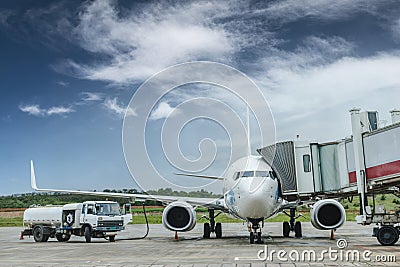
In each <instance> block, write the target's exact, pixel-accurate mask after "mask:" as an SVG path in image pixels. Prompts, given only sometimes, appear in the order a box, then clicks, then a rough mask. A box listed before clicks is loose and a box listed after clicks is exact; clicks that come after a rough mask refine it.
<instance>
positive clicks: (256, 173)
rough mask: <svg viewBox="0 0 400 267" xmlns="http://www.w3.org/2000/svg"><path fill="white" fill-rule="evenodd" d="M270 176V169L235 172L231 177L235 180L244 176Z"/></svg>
mask: <svg viewBox="0 0 400 267" xmlns="http://www.w3.org/2000/svg"><path fill="white" fill-rule="evenodd" d="M269 176H270V177H272V178H275V177H273V176H272V174H271V172H270V171H243V172H235V174H234V175H233V179H234V180H237V179H239V178H241V177H243V178H246V177H269Z"/></svg>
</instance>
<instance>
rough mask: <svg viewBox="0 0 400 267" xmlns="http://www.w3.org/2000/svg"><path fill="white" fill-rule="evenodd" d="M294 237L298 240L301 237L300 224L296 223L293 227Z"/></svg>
mask: <svg viewBox="0 0 400 267" xmlns="http://www.w3.org/2000/svg"><path fill="white" fill-rule="evenodd" d="M294 236H295V237H297V238H300V237H302V236H303V234H302V231H301V222H296V224H295V225H294Z"/></svg>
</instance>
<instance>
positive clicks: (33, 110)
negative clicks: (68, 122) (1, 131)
mask: <svg viewBox="0 0 400 267" xmlns="http://www.w3.org/2000/svg"><path fill="white" fill-rule="evenodd" d="M19 109H20V110H21V111H22V112H26V113H28V114H29V115H32V116H37V117H46V116H52V115H66V114H68V113H71V112H75V110H73V109H72V108H71V107H63V106H58V107H50V108H48V109H43V108H41V107H40V106H39V105H20V106H19Z"/></svg>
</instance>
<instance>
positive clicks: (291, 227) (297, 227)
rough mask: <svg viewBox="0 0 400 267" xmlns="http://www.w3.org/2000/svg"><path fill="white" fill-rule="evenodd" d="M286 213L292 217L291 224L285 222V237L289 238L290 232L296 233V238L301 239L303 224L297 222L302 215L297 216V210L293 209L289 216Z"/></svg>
mask: <svg viewBox="0 0 400 267" xmlns="http://www.w3.org/2000/svg"><path fill="white" fill-rule="evenodd" d="M284 213H285V214H286V215H287V216H289V217H290V220H289V222H283V237H289V233H290V231H294V236H295V237H296V238H300V237H302V236H303V233H302V230H301V222H299V221H297V222H295V221H296V219H297V218H299V217H300V216H301V214H299V215H297V216H296V209H295V208H291V209H290V214H287V213H286V212H285V211H284Z"/></svg>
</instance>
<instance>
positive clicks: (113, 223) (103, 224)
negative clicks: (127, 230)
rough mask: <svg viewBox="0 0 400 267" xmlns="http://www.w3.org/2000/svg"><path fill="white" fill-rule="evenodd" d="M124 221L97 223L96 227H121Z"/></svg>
mask: <svg viewBox="0 0 400 267" xmlns="http://www.w3.org/2000/svg"><path fill="white" fill-rule="evenodd" d="M123 225H124V221H122V220H118V221H99V222H98V223H97V226H100V227H110V226H123Z"/></svg>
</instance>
